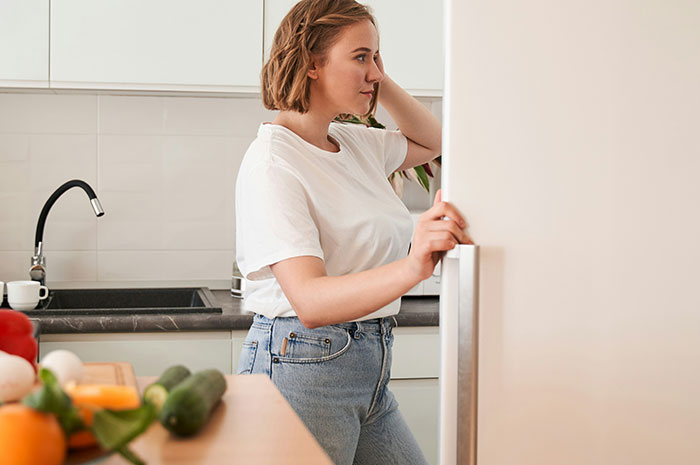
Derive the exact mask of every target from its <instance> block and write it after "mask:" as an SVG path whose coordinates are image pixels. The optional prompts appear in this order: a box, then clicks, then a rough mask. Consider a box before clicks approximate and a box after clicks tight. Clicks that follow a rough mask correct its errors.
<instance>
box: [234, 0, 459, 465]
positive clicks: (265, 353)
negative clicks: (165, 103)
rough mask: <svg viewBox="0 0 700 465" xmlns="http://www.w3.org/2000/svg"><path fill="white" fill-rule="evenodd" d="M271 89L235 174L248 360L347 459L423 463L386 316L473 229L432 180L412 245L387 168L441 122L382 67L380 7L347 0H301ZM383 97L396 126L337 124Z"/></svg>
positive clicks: (338, 458)
mask: <svg viewBox="0 0 700 465" xmlns="http://www.w3.org/2000/svg"><path fill="white" fill-rule="evenodd" d="M380 90H381V93H380ZM262 95H263V103H264V105H265V107H266V108H268V109H271V110H279V113H278V114H277V116H276V117H275V119H274V121H273V122H272V123H263V124H261V125H260V128H259V130H258V136H257V138H256V139H255V141H254V142H253V143H252V144H251V145H250V147H249V149H248V151H247V152H246V154H245V157H244V159H243V162H242V164H241V168H240V171H239V174H238V179H237V183H236V212H237V214H236V216H237V220H236V225H237V226H236V227H237V233H236V234H237V262H238V265H239V267H240V269H241V271H242V272H243V274H244V276H245V277H246V279H247V282H246V293H245V301H244V302H245V308H246V309H247V310H250V311H253V312H255V317H254V321H253V325H252V326H251V329H250V331H249V333H248V336H247V338H246V341H245V343H244V345H243V350H242V353H241V358H240V364H239V367H238V373H240V374H246V373H264V374H266V375H267V376H269V377H270V378H271V379H272V381H273V382H274V383H275V384H276V385H277V387H278V388H279V390H280V391H281V392H282V394H283V395H284V396H285V398H286V399H287V400H288V401H289V403H290V404H291V405H292V407H293V408H294V410H295V411H296V412H297V413H298V415H299V416H300V418H301V419H302V420H303V422H304V423H305V424H306V426H307V427H308V428H309V430H310V431H311V432H312V433H313V434H314V436H315V437H316V439H317V440H318V441H319V443H320V444H321V446H322V447H323V448H324V449H325V450H326V452H327V453H328V455H329V456H330V457H331V459H332V460H333V461H334V462H335V463H337V464H348V465H349V464H352V463H355V464H394V463H395V464H402V465H405V464H423V463H425V458H424V457H423V454H422V453H421V451H420V449H419V447H418V445H417V444H416V441H415V439H414V438H413V436H412V434H411V432H410V431H409V429H408V427H407V426H406V423H405V421H404V420H403V418H402V416H401V414H400V413H399V411H398V405H397V402H396V400H395V399H394V396H393V395H392V393H391V392H390V391H389V390H388V389H387V383H388V381H389V371H390V367H391V344H392V340H393V337H392V333H391V328H392V326H393V324H392V323H393V322H394V321H395V320H394V319H393V317H392V316H393V315H395V314H396V313H398V311H399V306H400V298H401V296H402V295H403V294H405V293H406V292H407V291H408V290H409V289H411V288H412V287H413V286H415V285H416V284H418V283H419V282H420V281H422V280H423V279H426V278H427V277H428V276H430V275H431V273H432V272H433V269H434V267H435V265H436V264H437V262H438V260H439V259H440V257H441V256H442V255H443V254H444V252H445V251H447V250H449V249H451V248H453V247H454V246H455V245H456V244H458V243H469V244H471V243H472V241H471V239H470V238H469V236H467V234H465V232H464V228H465V227H466V222H465V221H464V219H463V218H462V216H461V215H460V214H459V212H458V211H457V210H456V209H455V208H454V207H453V206H451V205H450V204H448V203H445V202H441V201H440V194H439V193H438V195H437V197H436V199H435V204H434V205H433V207H432V208H431V209H430V210H428V211H427V212H426V213H424V214H423V215H422V216H421V217H420V221H419V223H418V225H417V227H416V232H415V235H414V237H413V242H412V246H411V247H410V253H409V244H410V243H411V233H412V221H411V217H410V215H409V213H408V210H407V209H406V207H405V206H404V205H403V203H402V202H401V200H400V199H399V198H398V197H397V196H396V195H395V194H394V192H393V191H392V189H391V186H390V184H389V182H388V181H387V176H388V175H389V174H390V173H392V172H393V171H395V170H397V169H409V168H412V167H414V166H417V165H420V164H423V163H426V162H428V161H429V160H432V159H433V158H435V157H436V156H437V155H438V154H439V153H440V150H441V142H440V139H441V127H440V123H439V121H438V120H437V119H436V118H435V117H434V116H433V115H432V114H431V113H430V112H429V111H428V110H427V109H426V108H425V107H424V106H423V105H421V104H420V103H419V102H418V101H416V100H415V99H413V98H412V97H411V96H409V95H408V94H407V93H406V92H405V91H404V90H402V89H401V88H400V87H399V86H398V85H397V84H396V83H394V82H393V81H392V80H391V79H390V78H389V77H388V76H386V74H385V73H384V69H383V66H382V60H381V57H380V55H379V39H378V35H377V30H376V28H375V21H374V18H373V17H372V15H371V13H370V12H369V11H368V9H367V8H366V7H364V6H362V5H360V4H358V3H356V2H354V1H352V0H304V1H301V2H299V3H298V4H296V5H295V6H294V7H293V8H292V10H291V11H290V12H289V13H288V14H287V16H286V17H285V18H284V19H283V20H282V23H281V24H280V26H279V29H278V30H277V32H276V34H275V37H274V42H273V45H272V50H271V53H270V58H269V61H268V62H267V63H266V64H265V66H264V67H263V71H262ZM378 101H379V102H381V103H382V105H383V106H384V107H385V108H386V109H387V111H388V112H389V113H390V114H391V116H392V118H394V120H395V121H396V123H397V124H398V125H399V127H400V128H401V131H384V130H378V129H373V128H366V127H364V126H361V125H354V124H341V123H337V122H333V120H334V118H336V116H338V115H341V114H357V115H369V114H372V113H373V112H374V111H375V108H376V105H377V102H378ZM445 217H448V218H449V219H447V218H445Z"/></svg>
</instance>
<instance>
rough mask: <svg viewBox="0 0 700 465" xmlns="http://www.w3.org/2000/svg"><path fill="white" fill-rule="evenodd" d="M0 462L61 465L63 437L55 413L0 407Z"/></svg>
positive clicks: (26, 408) (21, 407)
mask: <svg viewBox="0 0 700 465" xmlns="http://www.w3.org/2000/svg"><path fill="white" fill-rule="evenodd" d="M0 451H2V452H0V465H61V464H62V463H63V461H64V460H65V458H66V437H65V435H64V434H63V430H62V429H61V425H59V423H58V420H57V419H56V417H55V416H53V415H51V414H50V413H44V412H39V411H38V410H34V409H33V408H31V407H27V406H26V405H22V404H17V403H11V404H5V405H2V406H0Z"/></svg>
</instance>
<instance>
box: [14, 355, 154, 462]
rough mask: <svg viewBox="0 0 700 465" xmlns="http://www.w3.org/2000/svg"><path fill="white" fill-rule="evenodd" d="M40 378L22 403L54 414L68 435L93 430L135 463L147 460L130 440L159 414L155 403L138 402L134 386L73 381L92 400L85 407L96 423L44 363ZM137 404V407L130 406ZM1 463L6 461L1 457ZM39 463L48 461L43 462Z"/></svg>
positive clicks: (82, 396) (100, 441) (103, 442)
mask: <svg viewBox="0 0 700 465" xmlns="http://www.w3.org/2000/svg"><path fill="white" fill-rule="evenodd" d="M39 378H40V379H41V382H42V384H41V387H40V388H39V389H38V390H36V391H33V392H31V393H30V394H28V395H26V396H25V397H24V398H23V399H22V404H24V405H26V406H27V407H31V408H32V409H34V410H38V411H41V412H44V413H48V414H52V415H53V416H54V417H55V418H56V419H57V420H58V423H59V425H60V427H61V429H62V430H63V434H64V435H65V436H66V437H69V438H70V437H72V436H73V435H74V434H76V433H81V434H82V433H86V432H89V433H91V434H93V435H94V437H96V438H97V442H98V444H99V445H100V446H101V447H102V448H103V449H107V450H113V451H115V452H117V453H119V454H120V455H121V456H122V457H124V458H125V459H126V460H128V461H129V462H131V463H133V464H134V465H144V462H143V461H142V460H141V459H140V458H139V457H138V456H137V455H136V454H134V453H133V452H132V451H131V450H130V449H129V448H128V443H129V442H130V441H131V440H132V439H134V438H135V437H136V436H138V435H139V434H141V433H142V432H144V431H145V430H146V429H148V427H149V426H150V425H151V423H152V422H153V420H154V419H155V418H156V416H155V412H154V407H153V406H152V405H151V404H148V403H146V404H144V405H141V406H138V405H139V404H140V398H139V396H138V392H136V390H135V389H134V388H133V387H129V386H112V385H104V386H109V387H104V386H103V385H78V386H79V387H80V388H79V389H77V391H76V388H77V387H78V386H75V385H73V386H72V388H73V389H72V393H73V394H74V395H75V396H76V398H77V399H82V400H86V399H87V400H89V402H87V401H86V403H85V404H84V407H85V408H86V409H87V410H89V411H90V419H91V421H92V425H91V426H88V425H86V424H85V422H84V421H83V419H82V417H81V410H79V409H78V407H76V406H75V405H73V401H72V400H71V397H70V396H68V394H66V393H65V392H64V391H63V389H62V388H61V385H60V384H59V383H58V380H57V379H56V376H54V374H53V373H52V372H51V370H49V369H46V368H43V367H42V368H41V369H40V370H39ZM85 386H87V387H85ZM96 386H97V387H96ZM114 388H117V389H114ZM119 388H128V389H119ZM99 403H102V404H105V405H110V406H112V405H117V406H121V407H117V408H124V410H112V409H111V408H103V407H100V406H98V405H96V404H99ZM133 405H136V406H137V407H136V408H128V407H129V406H133ZM69 441H70V440H69ZM69 444H70V442H69ZM0 450H2V448H0ZM1 459H2V455H1V454H0V460H1ZM0 463H2V464H3V465H4V463H3V462H1V461H0ZM37 463H41V464H42V465H44V464H43V462H37ZM13 465H14V464H13Z"/></svg>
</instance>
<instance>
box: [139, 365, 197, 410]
mask: <svg viewBox="0 0 700 465" xmlns="http://www.w3.org/2000/svg"><path fill="white" fill-rule="evenodd" d="M191 374H192V373H190V370H188V369H187V367H185V366H183V365H174V366H171V367H170V368H168V369H167V370H165V371H164V372H163V374H162V375H160V378H158V380H157V381H156V382H155V383H153V384H151V385H150V386H148V387H147V388H146V390H145V391H143V399H144V400H145V401H146V402H150V403H151V404H153V405H154V406H155V407H156V413H158V412H160V409H161V408H163V404H164V403H165V399H166V397H168V392H169V391H171V390H172V389H173V388H174V387H175V386H177V385H178V384H180V383H181V382H182V381H184V380H185V379H187V378H189V377H190V375H191Z"/></svg>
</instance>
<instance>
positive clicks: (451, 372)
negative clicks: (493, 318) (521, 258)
mask: <svg viewBox="0 0 700 465" xmlns="http://www.w3.org/2000/svg"><path fill="white" fill-rule="evenodd" d="M441 275H442V287H441V295H440V423H439V425H440V439H439V450H440V460H439V463H440V465H455V464H456V465H475V464H476V434H477V424H476V420H477V388H478V376H477V375H478V357H479V352H478V345H479V338H478V336H479V311H478V289H479V246H476V245H458V246H456V247H455V248H454V249H452V250H451V251H449V252H447V254H446V255H445V257H444V258H443V259H442V273H441Z"/></svg>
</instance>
